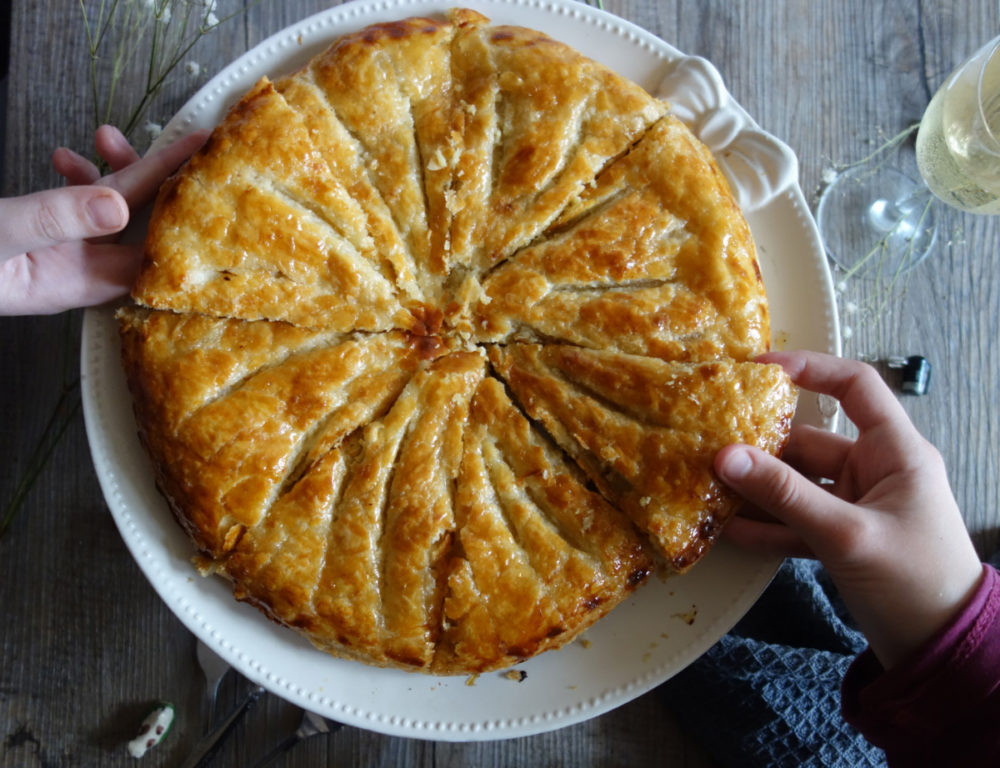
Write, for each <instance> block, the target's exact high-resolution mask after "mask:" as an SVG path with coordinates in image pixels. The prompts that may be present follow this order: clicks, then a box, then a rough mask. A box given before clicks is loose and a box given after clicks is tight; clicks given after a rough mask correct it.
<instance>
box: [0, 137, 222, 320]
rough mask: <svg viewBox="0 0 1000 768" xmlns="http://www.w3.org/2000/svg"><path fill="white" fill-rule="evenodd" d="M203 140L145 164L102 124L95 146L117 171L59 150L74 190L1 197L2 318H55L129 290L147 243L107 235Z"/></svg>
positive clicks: (58, 162)
mask: <svg viewBox="0 0 1000 768" xmlns="http://www.w3.org/2000/svg"><path fill="white" fill-rule="evenodd" d="M205 137H206V134H205V133H204V132H199V133H196V134H191V135H189V136H186V137H184V138H183V139H180V140H178V141H177V142H175V143H174V144H172V145H170V146H169V147H166V148H165V149H163V150H162V151H159V152H156V153H154V154H152V155H149V156H147V157H145V158H142V159H140V158H139V156H138V155H137V154H136V152H135V150H134V149H132V147H131V146H130V145H129V143H128V141H127V140H126V139H125V137H124V136H122V134H121V133H120V132H119V131H118V130H117V129H115V128H112V127H111V126H102V127H101V128H100V129H98V131H97V135H96V137H95V144H96V146H97V151H98V154H99V155H100V156H101V157H102V158H103V159H104V160H105V161H106V162H107V163H108V165H109V166H110V167H111V169H112V171H114V172H113V173H112V174H111V175H109V176H105V177H104V178H101V175H100V172H99V171H98V170H97V168H96V167H95V166H94V165H93V164H92V163H91V162H90V161H88V160H86V159H84V158H83V157H81V156H80V155H78V154H76V153H75V152H73V151H72V150H69V149H65V148H60V149H57V150H56V151H55V152H54V153H53V155H52V164H53V166H54V167H55V169H56V171H57V172H58V173H59V174H60V175H62V176H63V177H64V178H65V179H66V180H67V182H68V183H69V184H70V185H72V186H68V187H63V188H61V189H49V190H46V191H44V192H36V193H34V194H29V195H24V196H22V197H14V198H6V199H0V314H4V315H23V314H49V313H53V312H61V311H63V310H65V309H72V308H74V307H82V306H89V305H92V304H100V303H102V302H105V301H108V300H110V299H113V298H116V297H118V296H121V295H122V294H124V293H126V292H127V291H128V290H129V288H130V287H131V286H132V283H133V281H134V280H135V277H136V275H137V273H138V270H139V267H140V264H141V260H142V246H141V245H140V244H117V243H114V242H113V241H112V240H111V239H109V238H108V237H107V236H108V235H112V234H114V233H117V232H120V231H121V230H122V229H123V228H124V227H125V225H126V224H128V220H129V215H130V211H134V210H137V209H139V208H141V207H142V206H144V205H146V204H147V203H149V202H150V201H151V200H152V199H153V197H154V196H155V194H156V191H157V189H159V187H160V184H162V183H163V181H164V180H165V179H166V178H167V176H169V175H170V174H171V173H173V172H174V171H175V170H176V169H177V167H178V166H179V165H180V164H181V163H182V162H183V161H184V160H185V159H186V158H187V157H188V156H189V155H190V154H191V153H192V152H194V151H195V150H196V149H197V148H198V147H199V146H201V144H202V143H203V142H204V140H205Z"/></svg>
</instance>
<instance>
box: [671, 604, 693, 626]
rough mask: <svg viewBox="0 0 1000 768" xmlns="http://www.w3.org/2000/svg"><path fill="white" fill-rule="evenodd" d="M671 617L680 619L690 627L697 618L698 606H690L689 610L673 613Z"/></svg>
mask: <svg viewBox="0 0 1000 768" xmlns="http://www.w3.org/2000/svg"><path fill="white" fill-rule="evenodd" d="M673 616H674V618H675V619H680V620H681V621H683V622H684V623H685V624H687V625H688V626H689V627H690V626H691V625H692V624H694V620H695V618H696V617H697V616H698V606H696V605H692V606H691V609H690V610H687V611H682V612H679V613H675V614H673Z"/></svg>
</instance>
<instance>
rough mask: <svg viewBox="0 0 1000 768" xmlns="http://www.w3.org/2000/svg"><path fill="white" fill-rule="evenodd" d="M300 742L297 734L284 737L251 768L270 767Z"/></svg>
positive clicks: (300, 739) (300, 738)
mask: <svg viewBox="0 0 1000 768" xmlns="http://www.w3.org/2000/svg"><path fill="white" fill-rule="evenodd" d="M300 741H302V737H301V736H300V735H299V734H298V733H293V734H291V735H290V736H286V737H285V738H284V739H282V740H281V741H280V742H278V744H276V745H275V747H274V749H272V750H271V751H270V752H268V753H267V754H266V755H264V756H263V757H262V758H261V759H260V760H258V761H257V762H256V763H254V764H253V768H264V766H266V765H270V764H271V763H273V762H274V760H275V759H276V758H277V757H278V756H279V755H282V754H284V753H285V752H287V751H288V750H290V749H291V748H292V747H294V746H295V745H296V744H298V743H299V742H300Z"/></svg>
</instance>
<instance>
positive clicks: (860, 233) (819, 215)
mask: <svg viewBox="0 0 1000 768" xmlns="http://www.w3.org/2000/svg"><path fill="white" fill-rule="evenodd" d="M933 200H934V198H933V195H931V192H930V190H928V189H927V187H926V186H925V185H924V184H923V183H921V182H917V181H914V180H913V179H911V178H910V177H909V176H906V175H905V174H903V173H900V172H899V171H897V170H895V169H894V168H887V167H884V166H880V167H878V168H874V169H872V168H867V167H859V168H852V169H850V170H847V171H845V172H844V173H842V174H840V175H839V176H837V178H836V179H834V180H833V182H832V183H831V184H830V185H829V186H827V187H826V189H824V190H823V194H822V195H821V196H820V198H819V205H818V206H817V208H816V222H817V224H818V225H819V231H820V235H821V236H822V238H823V244H824V245H825V246H826V251H827V254H829V256H830V258H831V259H832V260H833V261H834V262H835V263H836V264H838V265H839V266H840V267H841V268H842V269H844V270H845V271H846V272H847V276H848V277H852V276H855V275H857V276H863V277H869V278H880V277H889V278H891V277H892V276H893V275H898V274H900V273H902V272H905V271H906V270H908V269H912V268H913V267H915V266H916V265H917V264H919V263H920V262H921V261H923V260H924V259H925V258H927V255H928V254H929V253H930V252H931V249H932V248H933V247H934V242H935V240H936V239H937V226H936V224H935V221H934V211H933V205H932V203H933Z"/></svg>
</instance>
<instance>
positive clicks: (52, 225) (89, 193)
mask: <svg viewBox="0 0 1000 768" xmlns="http://www.w3.org/2000/svg"><path fill="white" fill-rule="evenodd" d="M128 218H129V210H128V205H127V204H126V202H125V198H124V197H122V195H121V194H120V193H119V192H117V191H116V190H114V189H109V188H108V187H103V186H78V187H62V188H59V189H48V190H45V191H44V192H35V193H34V194H30V195H24V196H22V197H11V198H7V199H4V200H0V243H3V248H4V250H3V252H0V258H9V257H10V256H14V255H17V254H19V253H25V252H28V251H32V250H35V249H38V248H45V247H48V246H51V245H56V244H58V243H67V242H72V241H75V240H83V239H86V238H88V237H98V236H100V235H108V234H111V233H113V232H118V231H119V230H121V229H122V228H123V227H124V226H125V225H126V224H127V223H128Z"/></svg>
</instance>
